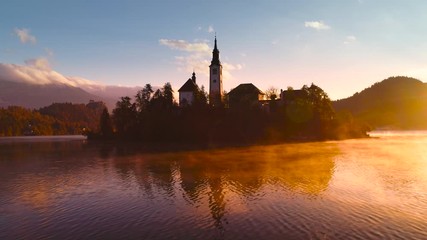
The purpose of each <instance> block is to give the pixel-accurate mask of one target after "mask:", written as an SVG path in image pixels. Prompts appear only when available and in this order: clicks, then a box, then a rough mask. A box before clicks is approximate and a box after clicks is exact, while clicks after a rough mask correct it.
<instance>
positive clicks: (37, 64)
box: [25, 57, 52, 71]
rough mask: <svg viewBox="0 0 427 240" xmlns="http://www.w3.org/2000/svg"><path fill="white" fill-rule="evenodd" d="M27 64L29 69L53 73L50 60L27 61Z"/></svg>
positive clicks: (42, 58)
mask: <svg viewBox="0 0 427 240" xmlns="http://www.w3.org/2000/svg"><path fill="white" fill-rule="evenodd" d="M25 64H26V65H27V66H29V67H32V68H36V69H39V70H45V71H51V70H52V69H51V67H50V63H49V60H47V59H46V58H44V57H40V58H34V59H28V60H25Z"/></svg>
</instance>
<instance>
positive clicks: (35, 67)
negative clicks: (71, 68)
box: [0, 58, 103, 89]
mask: <svg viewBox="0 0 427 240" xmlns="http://www.w3.org/2000/svg"><path fill="white" fill-rule="evenodd" d="M25 63H26V65H25V66H23V65H16V64H6V63H0V79H2V80H6V81H12V82H21V83H29V84H37V85H46V84H65V85H68V86H73V87H81V88H83V89H89V88H94V87H97V88H99V87H102V86H103V85H102V84H100V83H97V82H95V81H91V80H88V79H84V78H80V77H67V76H64V75H62V74H61V73H59V72H56V71H53V70H52V69H50V64H49V61H48V60H47V59H45V58H38V59H30V60H27V61H25Z"/></svg>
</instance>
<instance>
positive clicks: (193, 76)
mask: <svg viewBox="0 0 427 240" xmlns="http://www.w3.org/2000/svg"><path fill="white" fill-rule="evenodd" d="M191 80H193V82H194V83H196V73H195V72H194V69H193V75H192V76H191Z"/></svg>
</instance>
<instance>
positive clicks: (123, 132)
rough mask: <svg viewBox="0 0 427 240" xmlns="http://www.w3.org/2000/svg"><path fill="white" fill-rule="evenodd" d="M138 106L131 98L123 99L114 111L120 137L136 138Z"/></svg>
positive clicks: (114, 119) (115, 123)
mask: <svg viewBox="0 0 427 240" xmlns="http://www.w3.org/2000/svg"><path fill="white" fill-rule="evenodd" d="M136 120H137V114H136V105H135V103H132V102H131V98H130V97H121V99H120V101H118V102H117V103H116V108H115V109H114V110H113V121H114V125H115V126H116V130H117V133H118V134H119V135H120V136H129V137H134V135H135V131H134V130H135V127H136Z"/></svg>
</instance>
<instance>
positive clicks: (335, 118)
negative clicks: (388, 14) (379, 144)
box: [89, 83, 369, 144]
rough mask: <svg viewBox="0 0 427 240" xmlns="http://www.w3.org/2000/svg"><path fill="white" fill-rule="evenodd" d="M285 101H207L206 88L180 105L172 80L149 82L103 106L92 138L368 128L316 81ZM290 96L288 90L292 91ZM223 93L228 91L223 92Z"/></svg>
mask: <svg viewBox="0 0 427 240" xmlns="http://www.w3.org/2000/svg"><path fill="white" fill-rule="evenodd" d="M299 92H302V93H303V94H294V97H292V99H287V101H286V103H285V104H283V101H281V100H280V99H275V98H273V99H270V100H269V101H268V103H269V110H268V111H266V110H265V109H263V108H261V107H259V106H258V105H254V104H239V105H238V107H228V106H227V98H225V99H224V106H221V107H211V106H210V105H209V104H208V95H207V93H206V92H205V91H204V89H203V88H202V89H199V90H196V91H195V92H194V96H195V100H194V102H193V103H192V104H187V105H186V106H185V107H179V106H178V105H177V103H176V102H175V101H174V98H173V90H172V86H171V85H170V84H169V83H166V84H165V85H164V86H163V87H162V88H160V89H158V90H156V91H153V88H152V86H151V85H150V84H146V85H145V87H144V88H143V89H142V90H140V91H139V92H137V93H136V95H135V97H134V99H132V98H130V97H128V96H126V97H122V98H121V99H120V101H118V102H117V104H116V108H115V109H113V111H112V114H111V115H110V114H109V112H108V111H107V110H104V111H103V113H102V115H101V119H100V128H99V131H98V132H91V133H89V138H90V139H119V140H132V141H141V142H150V143H156V142H162V143H167V142H170V143H200V144H226V143H271V142H279V141H294V140H296V141H311V140H327V139H344V138H355V137H366V136H367V134H366V132H367V131H368V130H369V129H368V128H367V126H366V125H365V124H363V123H360V122H358V121H357V120H355V119H353V118H352V115H351V114H347V113H336V112H335V111H334V109H333V107H332V103H331V100H330V99H329V97H328V95H327V94H326V93H325V92H324V91H323V90H322V89H321V88H320V87H318V86H316V85H314V84H312V85H311V86H303V87H302V88H301V90H300V91H299ZM290 95H291V96H292V94H290ZM225 96H227V95H225Z"/></svg>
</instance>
